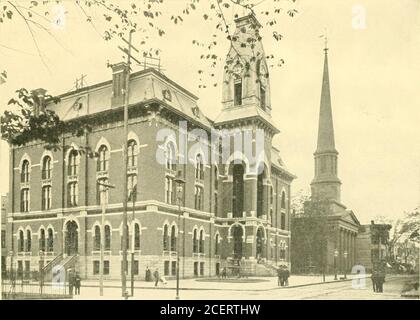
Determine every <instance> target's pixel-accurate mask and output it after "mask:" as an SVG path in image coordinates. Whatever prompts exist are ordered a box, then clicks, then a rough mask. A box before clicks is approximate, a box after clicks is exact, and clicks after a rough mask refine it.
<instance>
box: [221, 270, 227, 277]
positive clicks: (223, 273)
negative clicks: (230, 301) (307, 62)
mask: <svg viewBox="0 0 420 320" xmlns="http://www.w3.org/2000/svg"><path fill="white" fill-rule="evenodd" d="M226 278H227V272H226V267H223V269H222V279H226Z"/></svg>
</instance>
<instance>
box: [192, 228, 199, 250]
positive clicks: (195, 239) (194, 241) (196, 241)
mask: <svg viewBox="0 0 420 320" xmlns="http://www.w3.org/2000/svg"><path fill="white" fill-rule="evenodd" d="M193 253H198V237H197V229H194V231H193Z"/></svg>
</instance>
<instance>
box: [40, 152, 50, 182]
mask: <svg viewBox="0 0 420 320" xmlns="http://www.w3.org/2000/svg"><path fill="white" fill-rule="evenodd" d="M51 169H52V168H51V158H50V157H49V156H45V157H44V159H43V160H42V179H43V180H45V179H51V173H52V170H51Z"/></svg>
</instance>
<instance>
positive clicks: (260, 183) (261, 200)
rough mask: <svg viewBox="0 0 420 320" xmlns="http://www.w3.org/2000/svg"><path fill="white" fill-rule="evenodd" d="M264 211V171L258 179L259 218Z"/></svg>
mask: <svg viewBox="0 0 420 320" xmlns="http://www.w3.org/2000/svg"><path fill="white" fill-rule="evenodd" d="M264 211H265V210H264V171H262V172H260V173H259V174H258V179H257V217H261V216H262V215H263V214H264Z"/></svg>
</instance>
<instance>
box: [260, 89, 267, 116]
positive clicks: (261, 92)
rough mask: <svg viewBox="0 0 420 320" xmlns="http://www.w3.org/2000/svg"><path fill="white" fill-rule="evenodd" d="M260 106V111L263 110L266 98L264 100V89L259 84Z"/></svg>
mask: <svg viewBox="0 0 420 320" xmlns="http://www.w3.org/2000/svg"><path fill="white" fill-rule="evenodd" d="M260 106H261V109H263V110H265V106H266V98H265V88H264V87H263V86H262V85H261V84H260Z"/></svg>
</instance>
